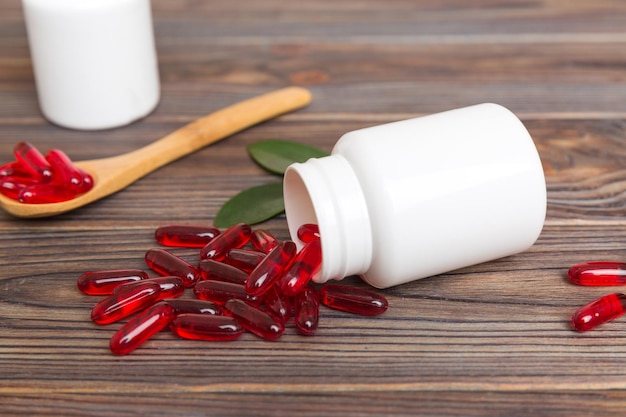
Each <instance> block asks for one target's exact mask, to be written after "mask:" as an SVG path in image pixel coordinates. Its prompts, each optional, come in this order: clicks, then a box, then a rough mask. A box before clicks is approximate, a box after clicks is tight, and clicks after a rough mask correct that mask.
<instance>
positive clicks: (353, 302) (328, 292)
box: [320, 284, 389, 316]
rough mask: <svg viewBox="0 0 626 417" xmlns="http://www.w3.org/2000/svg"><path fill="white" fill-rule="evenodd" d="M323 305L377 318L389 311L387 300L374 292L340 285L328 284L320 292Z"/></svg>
mask: <svg viewBox="0 0 626 417" xmlns="http://www.w3.org/2000/svg"><path fill="white" fill-rule="evenodd" d="M320 296H321V301H322V304H324V305H325V306H327V307H330V308H334V309H336V310H341V311H345V312H348V313H353V314H360V315H362V316H377V315H379V314H382V313H384V312H385V311H387V307H388V305H389V304H388V303H387V299H386V298H385V297H383V296H382V295H380V294H377V293H376V292H374V291H369V290H364V289H362V288H355V287H350V286H347V285H339V284H326V285H324V286H323V287H322V289H321V290H320Z"/></svg>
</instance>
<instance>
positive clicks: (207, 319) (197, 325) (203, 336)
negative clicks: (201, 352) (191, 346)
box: [170, 314, 243, 341]
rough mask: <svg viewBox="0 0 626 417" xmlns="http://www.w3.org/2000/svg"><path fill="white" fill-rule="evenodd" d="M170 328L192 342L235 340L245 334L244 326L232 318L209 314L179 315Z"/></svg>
mask: <svg viewBox="0 0 626 417" xmlns="http://www.w3.org/2000/svg"><path fill="white" fill-rule="evenodd" d="M170 328H171V329H172V331H173V332H174V334H176V335H177V336H179V337H182V338H183V339H192V340H209V341H220V340H221V341H223V340H233V339H236V338H238V337H239V336H241V334H242V333H243V326H242V325H241V324H240V323H239V322H238V321H237V320H235V319H233V318H232V317H227V316H216V315H208V314H179V315H177V316H176V318H175V319H174V320H173V321H172V323H171V324H170Z"/></svg>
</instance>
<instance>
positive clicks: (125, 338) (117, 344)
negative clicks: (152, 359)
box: [109, 302, 174, 355]
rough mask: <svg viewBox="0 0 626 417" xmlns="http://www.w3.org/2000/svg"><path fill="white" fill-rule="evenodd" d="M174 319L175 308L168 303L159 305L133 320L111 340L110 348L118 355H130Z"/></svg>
mask: <svg viewBox="0 0 626 417" xmlns="http://www.w3.org/2000/svg"><path fill="white" fill-rule="evenodd" d="M173 319H174V308H173V307H172V306H171V305H169V304H167V303H163V302H160V303H157V304H155V305H153V306H152V307H150V308H149V309H147V310H146V311H144V312H142V313H141V314H139V315H137V317H134V318H132V319H131V320H130V321H129V322H128V323H126V324H125V325H124V326H122V327H121V328H120V329H119V330H118V331H117V332H115V334H114V335H113V337H112V338H111V342H110V343H109V347H110V348H111V352H113V353H115V354H116V355H128V354H129V353H130V352H132V351H133V350H135V349H137V348H138V347H139V346H141V345H142V344H143V343H145V342H146V341H147V340H148V339H150V338H151V337H152V336H154V335H155V334H157V333H158V332H160V331H161V330H163V329H164V328H166V327H167V326H168V325H169V324H170V322H171V321H172V320H173Z"/></svg>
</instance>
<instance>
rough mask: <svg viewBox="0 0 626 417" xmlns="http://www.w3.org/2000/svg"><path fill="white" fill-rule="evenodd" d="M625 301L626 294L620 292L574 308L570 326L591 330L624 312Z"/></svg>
mask: <svg viewBox="0 0 626 417" xmlns="http://www.w3.org/2000/svg"><path fill="white" fill-rule="evenodd" d="M625 303H626V295H624V294H620V293H615V294H608V295H605V296H603V297H600V298H598V299H596V300H594V301H592V302H590V303H589V304H587V305H584V306H583V307H581V308H579V309H578V310H576V312H575V313H574V315H573V316H572V327H573V328H574V329H575V330H577V331H579V332H586V331H587V330H591V329H593V328H594V327H597V326H599V325H601V324H602V323H606V322H607V321H610V320H613V319H615V318H617V317H619V316H621V315H622V314H624V311H625V310H624V309H625V308H626V307H625V305H626V304H625Z"/></svg>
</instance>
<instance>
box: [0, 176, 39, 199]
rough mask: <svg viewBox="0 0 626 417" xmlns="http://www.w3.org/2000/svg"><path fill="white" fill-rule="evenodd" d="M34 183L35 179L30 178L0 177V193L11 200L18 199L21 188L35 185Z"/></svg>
mask: <svg viewBox="0 0 626 417" xmlns="http://www.w3.org/2000/svg"><path fill="white" fill-rule="evenodd" d="M36 183H37V181H36V180H34V179H32V178H22V177H12V176H7V177H2V179H0V193H1V194H2V195H4V196H6V197H9V198H12V199H13V200H18V199H19V198H20V192H21V191H22V190H23V189H25V188H27V187H30V186H31V185H35V184H36Z"/></svg>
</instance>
